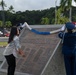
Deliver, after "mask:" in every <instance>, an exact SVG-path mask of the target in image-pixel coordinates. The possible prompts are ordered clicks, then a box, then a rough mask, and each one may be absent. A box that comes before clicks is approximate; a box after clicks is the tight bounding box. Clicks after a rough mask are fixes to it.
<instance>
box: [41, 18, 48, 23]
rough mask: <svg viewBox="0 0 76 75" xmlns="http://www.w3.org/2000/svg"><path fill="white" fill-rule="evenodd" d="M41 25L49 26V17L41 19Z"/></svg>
mask: <svg viewBox="0 0 76 75" xmlns="http://www.w3.org/2000/svg"><path fill="white" fill-rule="evenodd" d="M41 24H49V19H48V18H47V17H45V18H42V19H41Z"/></svg>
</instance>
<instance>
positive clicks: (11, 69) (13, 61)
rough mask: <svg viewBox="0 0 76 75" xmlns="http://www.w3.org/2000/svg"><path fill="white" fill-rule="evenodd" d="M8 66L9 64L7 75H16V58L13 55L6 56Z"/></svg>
mask: <svg viewBox="0 0 76 75" xmlns="http://www.w3.org/2000/svg"><path fill="white" fill-rule="evenodd" d="M5 58H6V61H7V64H8V72H7V75H14V72H15V67H16V58H15V57H14V56H13V54H11V55H8V56H5Z"/></svg>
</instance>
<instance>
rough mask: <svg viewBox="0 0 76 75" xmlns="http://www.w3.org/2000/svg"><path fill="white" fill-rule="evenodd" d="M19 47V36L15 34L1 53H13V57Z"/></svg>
mask: <svg viewBox="0 0 76 75" xmlns="http://www.w3.org/2000/svg"><path fill="white" fill-rule="evenodd" d="M19 48H21V45H20V43H19V37H18V36H15V37H14V39H13V41H12V42H10V43H9V44H8V45H7V46H6V48H5V50H4V52H3V55H4V56H7V55H11V54H13V55H14V56H15V57H17V51H18V49H19Z"/></svg>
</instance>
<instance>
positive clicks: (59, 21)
mask: <svg viewBox="0 0 76 75" xmlns="http://www.w3.org/2000/svg"><path fill="white" fill-rule="evenodd" d="M61 12H62V11H61V8H59V9H58V11H57V13H56V14H57V16H56V18H57V24H64V23H66V22H68V21H69V19H68V18H67V17H65V16H63V13H61Z"/></svg>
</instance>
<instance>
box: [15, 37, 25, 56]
mask: <svg viewBox="0 0 76 75" xmlns="http://www.w3.org/2000/svg"><path fill="white" fill-rule="evenodd" d="M14 43H15V48H16V50H17V52H18V53H19V54H20V55H21V56H24V52H23V51H22V49H21V45H20V42H19V38H18V37H17V36H16V37H15V38H14Z"/></svg>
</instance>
